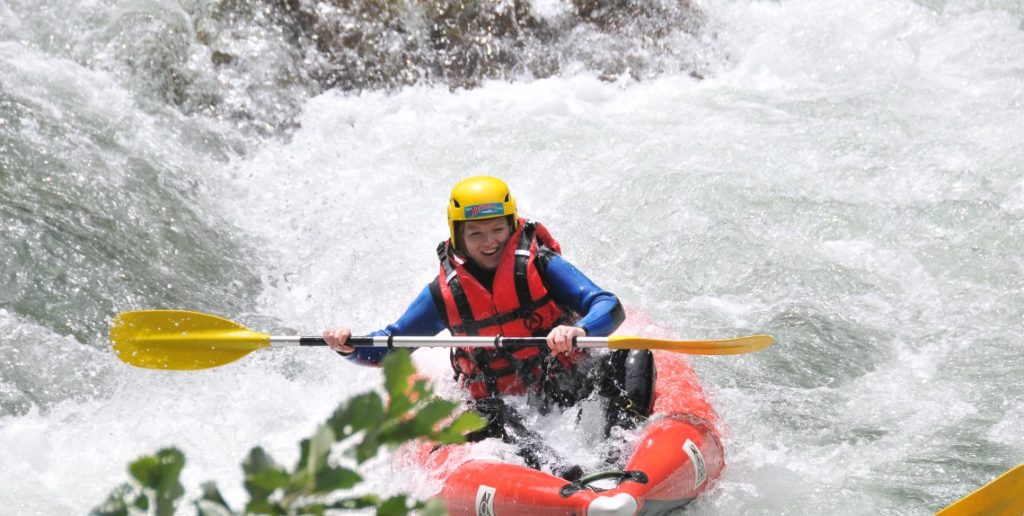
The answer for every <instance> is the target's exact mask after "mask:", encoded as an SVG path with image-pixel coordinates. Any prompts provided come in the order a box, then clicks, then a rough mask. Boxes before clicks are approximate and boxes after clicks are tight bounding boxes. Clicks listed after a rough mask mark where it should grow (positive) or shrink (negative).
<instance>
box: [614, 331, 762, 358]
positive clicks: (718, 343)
mask: <svg viewBox="0 0 1024 516" xmlns="http://www.w3.org/2000/svg"><path fill="white" fill-rule="evenodd" d="M772 342H774V340H773V339H772V338H771V337H769V336H768V335H751V336H749V337H738V338H735V339H722V340H666V339H647V338H644V337H634V336H627V335H623V336H612V337H608V347H609V348H612V349H664V350H668V351H675V352H677V353H686V354H687V355H739V354H741V353H752V352H754V351H757V350H759V349H764V348H767V347H768V346H770V345H771V344H772Z"/></svg>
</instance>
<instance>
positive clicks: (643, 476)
mask: <svg viewBox="0 0 1024 516" xmlns="http://www.w3.org/2000/svg"><path fill="white" fill-rule="evenodd" d="M609 478H614V479H617V480H618V482H616V486H618V484H621V483H623V482H627V481H628V482H637V483H640V484H646V483H648V482H650V479H649V478H648V477H647V473H644V472H643V471H640V470H634V471H618V470H611V471H599V472H597V473H591V474H589V475H584V476H583V477H582V478H580V479H579V480H577V481H576V482H573V483H571V484H566V485H565V486H564V487H562V490H561V491H559V494H561V495H562V498H568V497H570V496H572V495H574V494H576V493H577V492H579V491H581V490H583V489H590V490H591V491H594V492H595V493H600V492H602V491H607V490H608V489H602V488H600V487H596V486H592V485H590V484H591V483H593V482H597V481H598V480H606V479H609Z"/></svg>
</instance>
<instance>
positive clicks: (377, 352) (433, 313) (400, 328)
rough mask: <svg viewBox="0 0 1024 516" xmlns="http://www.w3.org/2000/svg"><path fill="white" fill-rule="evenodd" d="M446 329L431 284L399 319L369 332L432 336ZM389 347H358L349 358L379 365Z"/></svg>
mask: <svg viewBox="0 0 1024 516" xmlns="http://www.w3.org/2000/svg"><path fill="white" fill-rule="evenodd" d="M443 329H444V323H443V322H442V321H441V315H440V314H438V313H437V308H436V307H435V306H434V301H433V299H431V297H430V286H429V285H428V286H426V287H423V290H421V291H420V293H419V295H418V296H416V299H413V300H412V304H411V305H409V308H406V309H405V313H404V314H402V316H401V317H399V318H398V320H397V321H395V322H393V323H391V324H389V325H388V326H387V327H386V328H384V329H382V330H377V331H375V332H373V333H370V334H368V335H367V336H369V337H383V336H387V335H396V336H397V335H415V336H431V335H437V334H438V333H440V332H441V330H443ZM388 351H389V350H388V349H387V348H356V351H355V352H354V353H352V354H350V355H348V359H349V360H352V361H353V362H357V363H360V364H365V365H379V364H380V362H381V360H384V356H385V355H387V354H388Z"/></svg>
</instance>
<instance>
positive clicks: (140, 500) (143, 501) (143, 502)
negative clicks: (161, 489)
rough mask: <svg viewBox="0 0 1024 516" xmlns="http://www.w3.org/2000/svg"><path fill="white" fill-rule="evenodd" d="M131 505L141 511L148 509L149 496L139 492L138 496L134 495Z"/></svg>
mask: <svg viewBox="0 0 1024 516" xmlns="http://www.w3.org/2000/svg"><path fill="white" fill-rule="evenodd" d="M132 507H135V508H136V509H138V510H140V511H143V512H145V511H148V510H149V497H148V496H146V495H144V494H140V495H139V496H136V497H135V501H134V502H132Z"/></svg>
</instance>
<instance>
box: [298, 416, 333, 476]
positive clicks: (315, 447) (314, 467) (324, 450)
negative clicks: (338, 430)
mask: <svg viewBox="0 0 1024 516" xmlns="http://www.w3.org/2000/svg"><path fill="white" fill-rule="evenodd" d="M303 444H304V445H305V446H303V447H302V454H301V456H300V458H299V466H298V468H300V469H305V470H306V471H308V472H309V475H310V476H311V477H315V476H316V474H317V472H318V471H320V470H321V469H323V468H325V467H327V456H328V455H330V454H331V445H333V444H334V430H331V427H329V426H327V425H320V426H318V427H317V429H316V432H315V433H314V434H313V437H312V438H311V439H307V440H305V441H303Z"/></svg>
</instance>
